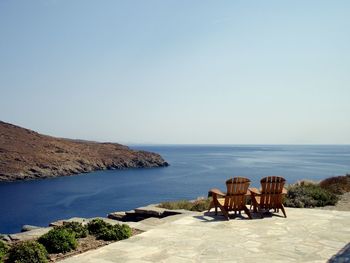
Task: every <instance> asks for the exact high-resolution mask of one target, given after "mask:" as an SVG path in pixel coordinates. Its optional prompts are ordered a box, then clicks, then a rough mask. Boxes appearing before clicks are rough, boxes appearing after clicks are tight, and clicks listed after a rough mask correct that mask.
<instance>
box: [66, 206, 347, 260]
mask: <svg viewBox="0 0 350 263" xmlns="http://www.w3.org/2000/svg"><path fill="white" fill-rule="evenodd" d="M287 215H288V218H282V217H279V216H272V217H266V218H264V219H253V220H248V219H244V218H243V217H242V218H236V219H233V220H230V221H225V220H223V217H222V216H214V215H213V213H208V214H203V213H192V214H186V215H184V214H182V215H176V216H171V217H167V218H164V219H167V220H166V222H163V223H162V224H159V225H158V224H156V221H150V222H149V223H150V224H149V226H152V227H150V228H149V230H148V231H146V232H144V233H142V234H140V235H137V236H134V237H132V238H130V239H128V240H123V241H120V242H116V243H113V244H110V245H108V246H105V247H102V248H99V249H97V250H93V251H89V252H86V253H84V254H81V255H77V256H74V257H71V258H68V259H66V260H63V261H62V262H65V263H80V262H81V263H83V262H84V263H91V262H101V263H111V262H113V263H117V262H326V261H327V260H329V259H330V258H331V257H332V256H333V255H335V254H336V253H338V252H339V251H340V250H341V249H342V248H344V247H345V246H346V244H347V243H349V242H350V212H340V211H325V210H318V209H292V208H289V209H287ZM162 220H163V219H162Z"/></svg>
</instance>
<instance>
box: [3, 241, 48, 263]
mask: <svg viewBox="0 0 350 263" xmlns="http://www.w3.org/2000/svg"><path fill="white" fill-rule="evenodd" d="M47 257H48V253H47V251H46V249H45V247H44V246H43V245H42V244H40V243H38V242H36V241H25V242H21V243H18V244H15V245H13V246H12V247H11V249H10V250H9V252H8V259H7V261H6V262H9V263H10V262H11V263H13V262H18V263H46V262H48V259H47Z"/></svg>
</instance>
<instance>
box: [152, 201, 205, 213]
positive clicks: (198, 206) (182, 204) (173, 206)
mask: <svg viewBox="0 0 350 263" xmlns="http://www.w3.org/2000/svg"><path fill="white" fill-rule="evenodd" d="M210 202H211V199H209V198H198V199H197V200H195V201H192V202H191V201H188V200H179V201H170V202H163V203H160V204H159V207H161V208H165V209H170V210H177V209H184V210H190V211H197V212H203V211H205V210H207V209H208V207H209V204H210Z"/></svg>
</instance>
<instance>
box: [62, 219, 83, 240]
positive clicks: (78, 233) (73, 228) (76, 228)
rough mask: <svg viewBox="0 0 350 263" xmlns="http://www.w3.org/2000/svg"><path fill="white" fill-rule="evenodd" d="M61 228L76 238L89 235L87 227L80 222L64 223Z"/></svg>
mask: <svg viewBox="0 0 350 263" xmlns="http://www.w3.org/2000/svg"><path fill="white" fill-rule="evenodd" d="M60 228H61V229H66V230H67V231H68V232H71V233H72V234H74V236H75V237H76V238H84V237H87V235H88V234H89V231H88V229H87V226H83V225H82V224H81V223H79V222H64V223H63V226H61V227H60Z"/></svg>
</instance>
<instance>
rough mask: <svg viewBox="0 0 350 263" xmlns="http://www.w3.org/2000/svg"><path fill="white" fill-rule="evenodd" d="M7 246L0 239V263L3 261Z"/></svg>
mask: <svg viewBox="0 0 350 263" xmlns="http://www.w3.org/2000/svg"><path fill="white" fill-rule="evenodd" d="M7 250H8V247H7V245H6V244H5V243H4V242H2V241H0V263H2V262H4V257H5V255H6V253H7Z"/></svg>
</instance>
